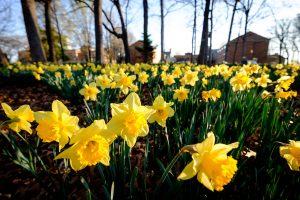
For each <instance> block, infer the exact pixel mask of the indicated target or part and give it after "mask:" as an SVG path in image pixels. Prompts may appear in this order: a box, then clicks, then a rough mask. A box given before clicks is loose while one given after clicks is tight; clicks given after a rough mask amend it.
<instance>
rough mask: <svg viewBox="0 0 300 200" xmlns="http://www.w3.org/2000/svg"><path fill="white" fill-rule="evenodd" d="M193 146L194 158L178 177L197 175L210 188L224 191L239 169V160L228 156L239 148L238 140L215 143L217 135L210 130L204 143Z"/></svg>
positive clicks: (183, 178) (180, 178)
mask: <svg viewBox="0 0 300 200" xmlns="http://www.w3.org/2000/svg"><path fill="white" fill-rule="evenodd" d="M189 146H190V145H189ZM191 146H192V148H193V152H192V158H193V160H192V161H191V162H190V163H189V164H188V165H187V166H186V167H185V168H184V169H183V171H182V172H181V174H180V175H179V176H178V177H177V179H178V180H187V179H190V178H192V177H194V176H195V175H197V180H198V181H199V182H200V183H202V184H203V185H204V186H205V187H206V188H208V189H209V190H211V191H214V190H216V191H222V190H223V189H224V186H225V185H227V184H228V183H229V182H230V181H231V179H232V177H233V176H234V174H235V173H236V171H237V161H236V160H235V159H233V158H232V157H231V156H227V153H228V152H229V151H231V150H232V149H233V148H237V147H238V142H235V143H232V144H229V145H225V144H215V136H214V134H213V133H212V132H209V133H208V137H207V138H206V139H205V140H204V141H203V142H202V143H198V144H195V145H191Z"/></svg>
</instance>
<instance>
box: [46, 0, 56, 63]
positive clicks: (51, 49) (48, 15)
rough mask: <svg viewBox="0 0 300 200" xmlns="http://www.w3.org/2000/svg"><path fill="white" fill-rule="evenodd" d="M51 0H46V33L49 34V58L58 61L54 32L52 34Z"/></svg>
mask: <svg viewBox="0 0 300 200" xmlns="http://www.w3.org/2000/svg"><path fill="white" fill-rule="evenodd" d="M51 1H52V0H45V22H46V35H47V43H48V47H49V52H48V53H49V57H48V60H49V61H51V62H56V58H55V50H54V42H53V34H52V27H51V24H52V23H51Z"/></svg>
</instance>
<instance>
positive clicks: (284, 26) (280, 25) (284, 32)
mask: <svg viewBox="0 0 300 200" xmlns="http://www.w3.org/2000/svg"><path fill="white" fill-rule="evenodd" d="M290 27H291V21H290V20H284V19H283V20H279V21H277V24H276V26H275V27H274V32H273V34H274V36H275V38H276V40H278V42H279V63H282V62H283V60H282V59H281V58H282V56H283V51H285V53H286V56H287V60H288V57H289V51H288V39H289V38H290V37H291V30H290Z"/></svg>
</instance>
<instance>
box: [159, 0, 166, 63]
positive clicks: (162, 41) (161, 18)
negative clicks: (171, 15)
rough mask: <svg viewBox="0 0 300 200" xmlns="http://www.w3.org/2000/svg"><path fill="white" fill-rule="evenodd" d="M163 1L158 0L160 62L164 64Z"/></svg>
mask: <svg viewBox="0 0 300 200" xmlns="http://www.w3.org/2000/svg"><path fill="white" fill-rule="evenodd" d="M164 18H165V16H164V0H160V56H161V58H160V62H165V57H164V40H165V39H164V34H165V33H164V32H165V30H164V29H165V20H164Z"/></svg>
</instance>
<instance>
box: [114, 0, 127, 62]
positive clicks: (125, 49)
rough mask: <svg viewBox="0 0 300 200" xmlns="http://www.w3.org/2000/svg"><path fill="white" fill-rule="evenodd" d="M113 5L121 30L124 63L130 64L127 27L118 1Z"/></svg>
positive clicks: (115, 0)
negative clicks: (116, 11)
mask: <svg viewBox="0 0 300 200" xmlns="http://www.w3.org/2000/svg"><path fill="white" fill-rule="evenodd" d="M114 4H115V6H116V7H117V10H118V13H119V17H120V21H121V28H122V41H123V45H124V51H125V62H126V63H131V57H130V50H129V44H128V34H127V27H126V25H125V22H124V18H123V15H122V10H121V5H120V2H119V0H114Z"/></svg>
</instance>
